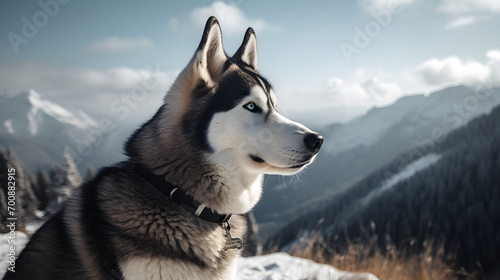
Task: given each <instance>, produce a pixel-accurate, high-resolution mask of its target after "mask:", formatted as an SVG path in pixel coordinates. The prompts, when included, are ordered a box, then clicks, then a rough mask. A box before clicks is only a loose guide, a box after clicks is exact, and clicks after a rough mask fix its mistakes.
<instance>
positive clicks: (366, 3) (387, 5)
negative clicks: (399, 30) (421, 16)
mask: <svg viewBox="0 0 500 280" xmlns="http://www.w3.org/2000/svg"><path fill="white" fill-rule="evenodd" d="M414 2H415V0H358V4H359V5H360V6H361V8H363V9H364V10H365V11H366V12H367V13H369V14H373V13H378V12H380V11H382V10H393V9H396V10H398V9H401V8H403V7H404V6H408V5H411V4H412V3H414Z"/></svg>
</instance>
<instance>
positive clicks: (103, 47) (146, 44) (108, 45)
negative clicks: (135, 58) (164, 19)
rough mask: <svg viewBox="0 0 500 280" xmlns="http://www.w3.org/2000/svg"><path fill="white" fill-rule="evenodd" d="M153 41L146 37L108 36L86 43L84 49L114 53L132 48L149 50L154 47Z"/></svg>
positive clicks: (132, 49) (131, 49)
mask: <svg viewBox="0 0 500 280" xmlns="http://www.w3.org/2000/svg"><path fill="white" fill-rule="evenodd" d="M154 46H155V45H154V43H153V41H151V39H149V38H147V37H139V38H120V37H116V36H113V37H109V38H105V39H102V40H99V41H96V42H92V43H90V44H88V45H87V47H86V49H87V50H89V51H90V52H93V53H115V52H124V51H134V50H139V51H141V50H149V49H152V48H154Z"/></svg>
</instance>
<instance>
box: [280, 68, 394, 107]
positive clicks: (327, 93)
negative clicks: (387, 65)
mask: <svg viewBox="0 0 500 280" xmlns="http://www.w3.org/2000/svg"><path fill="white" fill-rule="evenodd" d="M284 97H285V98H288V99H290V100H288V99H287V103H289V104H295V103H296V104H297V106H296V107H297V108H304V109H313V108H314V107H315V106H316V107H317V106H318V104H322V105H323V106H359V107H364V108H369V107H372V106H385V105H388V104H391V103H392V102H394V101H395V100H396V99H397V98H399V97H401V89H400V87H399V85H398V84H397V83H395V82H394V81H392V79H391V77H390V75H388V74H387V73H383V72H381V71H379V70H365V69H358V70H357V71H356V73H355V74H354V75H352V76H351V77H348V78H340V77H330V78H328V79H326V82H325V85H324V87H323V88H320V89H314V90H301V91H297V94H295V93H294V94H287V96H284ZM299 105H300V106H299Z"/></svg>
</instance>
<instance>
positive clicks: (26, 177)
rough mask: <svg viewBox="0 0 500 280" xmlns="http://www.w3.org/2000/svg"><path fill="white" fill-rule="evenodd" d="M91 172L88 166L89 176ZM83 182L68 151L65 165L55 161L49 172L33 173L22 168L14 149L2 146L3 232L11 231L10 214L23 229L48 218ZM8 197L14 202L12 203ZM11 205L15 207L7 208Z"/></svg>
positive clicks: (0, 212)
mask: <svg viewBox="0 0 500 280" xmlns="http://www.w3.org/2000/svg"><path fill="white" fill-rule="evenodd" d="M92 174H93V172H92V169H90V168H89V171H88V174H87V176H92ZM9 182H10V183H11V184H10V185H9ZM81 182H82V178H81V176H80V173H79V172H78V170H77V168H76V166H75V164H74V162H73V159H72V158H71V156H70V154H69V153H67V152H66V153H64V162H63V164H62V166H58V165H56V164H54V165H53V166H52V168H51V170H50V174H49V175H47V174H46V173H45V171H43V170H39V171H38V172H37V174H36V175H33V173H31V172H30V171H28V170H23V168H22V166H20V164H19V163H18V161H17V159H16V157H15V155H14V153H13V152H12V151H10V150H9V151H7V152H5V151H4V150H2V149H0V233H4V232H8V231H9V229H8V228H7V225H8V223H7V218H9V217H14V218H17V220H16V229H17V230H21V231H24V230H25V229H24V227H25V226H26V224H27V223H29V222H31V221H33V220H35V219H46V218H47V217H48V216H50V215H51V214H53V213H55V212H56V211H57V210H58V209H59V208H60V206H61V205H62V203H63V202H64V200H65V199H66V198H67V197H69V195H70V194H71V192H72V190H73V189H74V188H76V187H78V186H79V185H80V184H81ZM9 186H10V187H11V188H10V189H9ZM12 187H14V190H12ZM9 191H11V192H10V193H9ZM9 201H13V202H10V204H9ZM8 206H11V207H12V208H11V209H10V210H12V209H13V210H14V211H8V210H9V209H8ZM10 213H12V215H10Z"/></svg>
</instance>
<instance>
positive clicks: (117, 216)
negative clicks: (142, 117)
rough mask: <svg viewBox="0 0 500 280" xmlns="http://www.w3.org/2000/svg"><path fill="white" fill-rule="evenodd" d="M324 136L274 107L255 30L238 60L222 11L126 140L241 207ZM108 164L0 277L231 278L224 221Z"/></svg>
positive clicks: (235, 213)
mask: <svg viewBox="0 0 500 280" xmlns="http://www.w3.org/2000/svg"><path fill="white" fill-rule="evenodd" d="M322 142H323V138H322V137H321V136H319V135H318V134H316V133H314V132H312V131H311V130H309V129H308V128H306V127H305V126H303V125H301V124H299V123H296V122H293V121H290V120H288V119H287V118H285V117H283V116H282V115H281V114H279V113H278V112H277V110H276V97H275V95H274V93H273V89H272V87H271V85H270V84H269V83H268V82H267V81H266V79H264V78H263V77H262V76H260V75H259V73H258V72H257V46H256V37H255V33H254V31H253V30H252V29H251V28H249V29H248V30H247V32H246V34H245V37H244V41H243V43H242V45H241V47H240V48H239V49H238V51H237V52H236V54H235V55H234V56H233V57H227V56H226V54H225V52H224V50H223V48H222V36H221V30H220V27H219V23H218V21H217V19H216V18H214V17H211V18H209V19H208V21H207V24H206V27H205V30H204V33H203V37H202V40H201V42H200V45H199V47H198V49H197V51H196V53H195V55H194V56H193V58H192V59H191V61H190V62H189V64H188V65H187V66H186V68H185V69H184V70H183V71H182V72H181V73H180V75H179V76H178V78H177V79H176V81H175V83H174V84H173V85H172V87H171V89H170V90H169V91H168V93H167V95H166V97H165V100H164V104H163V105H162V106H161V107H160V109H159V110H158V112H157V113H156V114H155V116H154V117H153V118H152V119H151V120H150V121H148V122H147V123H145V124H144V125H143V126H142V127H141V128H140V129H138V130H137V131H136V132H135V133H134V134H133V135H132V137H130V139H129V140H128V142H127V144H126V147H125V150H126V153H127V155H128V156H129V161H128V163H132V162H133V163H137V164H141V165H143V166H145V167H146V168H148V169H149V170H151V172H153V173H155V174H158V175H163V176H164V177H165V179H166V180H167V181H168V182H170V183H172V184H174V185H176V186H178V187H179V188H180V189H181V190H182V191H184V192H185V193H186V194H188V195H190V196H192V197H193V198H194V199H195V200H197V201H198V202H200V203H202V204H204V205H205V206H206V207H208V208H210V209H212V210H213V211H215V212H217V213H220V214H232V217H231V219H230V221H229V222H230V224H231V226H232V229H231V234H232V236H233V237H235V236H236V237H241V236H243V235H244V233H245V230H246V228H245V227H246V225H245V220H244V218H242V216H241V215H239V214H244V213H246V212H248V211H250V210H251V209H252V208H253V207H254V206H255V204H256V203H257V202H258V200H259V199H260V196H261V192H262V178H263V174H282V175H291V174H295V173H297V172H299V171H301V170H302V169H303V168H304V167H305V166H306V165H308V164H309V163H311V162H312V161H313V159H314V157H315V155H316V154H317V152H318V151H319V149H320V146H321V144H322ZM124 166H126V163H125V164H123V163H122V164H118V165H116V166H112V167H107V168H104V169H102V170H101V171H100V172H99V173H98V175H97V176H96V178H95V179H93V180H92V181H90V182H87V183H86V184H84V185H83V186H82V187H80V188H79V189H77V191H76V193H75V194H74V196H73V197H72V198H71V199H70V200H69V201H68V202H67V203H66V205H65V206H64V208H63V209H62V210H61V211H60V212H59V213H57V214H55V215H54V216H53V217H52V218H51V219H50V220H49V221H47V223H46V224H45V225H44V226H43V227H42V228H41V229H40V230H39V231H38V232H37V233H36V234H35V235H34V236H33V238H32V239H31V241H30V242H29V244H28V246H27V247H26V249H25V250H24V251H23V253H22V254H21V256H20V258H19V259H18V261H17V266H16V272H15V273H7V274H6V276H5V278H4V279H116V278H119V277H123V278H122V279H127V280H131V279H203V280H205V279H232V278H233V277H234V275H235V273H236V259H237V257H238V256H239V254H240V252H239V251H238V250H224V249H223V248H224V245H225V244H226V241H227V238H226V234H225V231H224V229H223V227H222V226H221V225H220V224H217V223H212V222H207V221H204V220H202V219H200V218H197V217H195V216H194V215H193V214H191V213H189V212H187V211H186V210H184V209H183V208H182V207H180V206H179V205H178V204H176V203H175V202H173V201H171V200H169V199H168V197H166V196H165V195H163V194H162V193H160V192H159V191H158V190H157V189H155V188H154V187H153V186H151V185H149V184H148V183H147V182H146V181H144V180H143V179H142V178H141V177H139V176H137V175H135V174H134V173H133V172H131V171H130V170H128V169H127V168H125V167H124Z"/></svg>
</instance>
